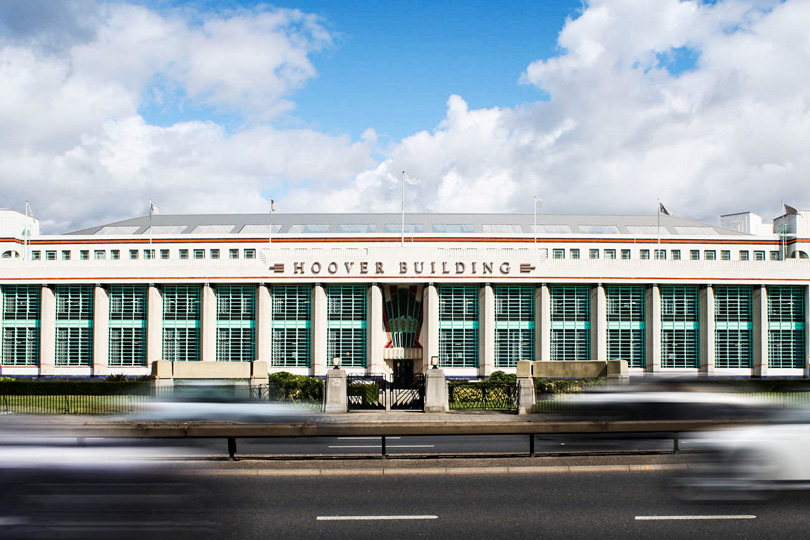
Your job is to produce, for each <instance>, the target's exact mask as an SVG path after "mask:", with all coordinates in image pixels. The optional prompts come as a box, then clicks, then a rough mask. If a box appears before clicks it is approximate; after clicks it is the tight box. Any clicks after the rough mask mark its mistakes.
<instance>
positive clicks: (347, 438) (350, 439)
mask: <svg viewBox="0 0 810 540" xmlns="http://www.w3.org/2000/svg"><path fill="white" fill-rule="evenodd" d="M401 438H402V437H386V439H388V440H393V439H401ZM337 439H338V440H339V441H379V440H380V438H379V437H338V438H337Z"/></svg>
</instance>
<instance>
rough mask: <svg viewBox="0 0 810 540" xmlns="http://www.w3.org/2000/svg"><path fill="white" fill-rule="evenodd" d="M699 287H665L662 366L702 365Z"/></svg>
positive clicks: (662, 309)
mask: <svg viewBox="0 0 810 540" xmlns="http://www.w3.org/2000/svg"><path fill="white" fill-rule="evenodd" d="M698 299H699V292H698V288H697V287H661V367H664V368H696V367H699V366H700V324H699V322H700V321H699V317H700V310H699V309H698Z"/></svg>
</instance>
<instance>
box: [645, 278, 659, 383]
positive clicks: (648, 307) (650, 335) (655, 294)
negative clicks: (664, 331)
mask: <svg viewBox="0 0 810 540" xmlns="http://www.w3.org/2000/svg"><path fill="white" fill-rule="evenodd" d="M645 299H646V304H645V306H644V307H645V309H644V325H645V326H646V329H645V332H644V335H645V337H646V339H647V346H646V351H645V353H646V355H647V362H646V368H645V370H644V371H647V372H650V373H655V372H656V371H659V370H660V369H661V289H660V288H659V287H658V285H656V284H652V285H650V286H649V287H647V291H646V294H645Z"/></svg>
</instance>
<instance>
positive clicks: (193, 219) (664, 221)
mask: <svg viewBox="0 0 810 540" xmlns="http://www.w3.org/2000/svg"><path fill="white" fill-rule="evenodd" d="M150 219H151V227H152V230H151V234H172V235H185V234H206V235H211V234H234V235H238V234H244V235H254V236H255V235H261V234H266V233H267V232H268V231H269V226H270V220H271V217H270V215H269V214H174V215H167V214H159V215H153V216H152V217H151V218H150V217H149V216H140V217H135V218H131V219H125V220H122V221H116V222H113V223H106V224H102V225H97V226H95V227H89V228H86V229H81V230H78V231H71V232H68V233H65V234H70V235H113V236H128V235H142V234H149V233H150ZM401 220H402V215H401V214H396V213H386V214H365V213H341V214H338V213H328V214H309V213H301V214H273V216H272V226H273V234H313V233H320V234H354V235H357V234H390V235H396V234H399V233H400V229H401ZM534 220H535V216H534V214H506V213H502V214H471V213H464V214H458V213H457V214H429V213H412V214H405V224H406V225H405V226H406V234H408V235H414V234H419V235H421V234H446V233H449V234H454V235H459V234H462V235H463V234H495V235H509V234H534ZM658 220H659V216H656V215H596V214H538V215H537V226H538V232H537V234H538V235H541V236H543V235H554V236H557V235H560V234H578V235H592V234H619V235H632V236H639V235H656V234H658V223H659V221H658ZM660 234H661V235H689V236H705V235H722V236H729V235H744V233H740V232H738V231H733V230H731V229H726V228H723V227H720V226H717V225H711V224H708V223H702V222H699V221H694V220H691V219H686V218H680V217H675V216H667V215H661V216H660ZM746 236H747V235H746Z"/></svg>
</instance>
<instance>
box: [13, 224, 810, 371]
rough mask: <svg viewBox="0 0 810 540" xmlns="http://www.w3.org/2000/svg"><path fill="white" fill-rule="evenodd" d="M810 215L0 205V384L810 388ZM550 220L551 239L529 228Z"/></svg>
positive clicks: (542, 228)
mask: <svg viewBox="0 0 810 540" xmlns="http://www.w3.org/2000/svg"><path fill="white" fill-rule="evenodd" d="M808 218H810V211H796V212H795V213H794V212H791V213H789V214H786V215H783V216H780V217H778V218H776V219H775V220H774V221H773V223H772V224H764V223H762V219H761V218H760V217H758V216H756V215H755V214H751V213H741V214H731V215H726V216H722V217H721V220H720V223H721V225H720V226H717V225H710V224H706V223H701V222H696V221H693V220H689V219H684V218H678V217H674V216H669V215H661V216H656V215H648V216H635V215H626V216H625V215H541V216H537V217H535V216H533V215H532V214H409V215H407V216H405V225H404V230H403V226H402V224H401V221H400V219H401V217H400V215H399V214H273V215H272V216H269V215H268V214H261V215H260V214H250V215H153V216H144V217H137V218H133V219H128V220H124V221H120V222H116V223H109V224H104V225H99V226H96V227H92V228H89V229H84V230H80V231H75V232H69V233H65V234H58V235H42V234H40V232H39V223H38V222H37V220H35V219H33V218H31V217H27V216H25V215H23V214H21V213H19V212H16V211H13V210H0V256H1V257H0V294H1V295H2V306H3V310H2V321H0V322H1V324H2V356H1V357H0V375H2V376H15V377H19V376H106V375H108V374H114V373H124V374H127V375H133V376H135V375H145V374H147V373H149V372H150V367H151V364H152V363H153V362H154V361H156V360H160V359H162V360H169V361H173V362H252V361H255V360H263V361H266V362H267V365H268V366H269V369H270V371H289V372H293V373H298V374H306V375H316V376H321V375H324V374H325V372H326V370H327V369H328V368H329V367H330V366H331V365H332V363H333V361H334V360H333V359H334V358H336V357H337V358H340V359H341V366H342V367H344V368H346V369H347V370H348V371H349V372H350V373H351V372H361V373H374V374H378V373H385V374H388V375H389V376H393V377H395V378H397V377H409V376H410V375H412V374H413V373H414V372H419V371H424V370H425V369H427V368H428V367H429V365H430V363H431V359H432V358H434V357H437V359H438V364H439V366H441V367H442V368H444V369H445V372H446V373H447V375H448V376H450V377H454V376H458V377H478V376H486V375H488V374H490V373H492V372H493V371H496V370H502V371H506V372H510V371H511V372H513V371H514V370H515V366H516V363H517V362H518V361H520V360H536V361H550V362H560V361H568V360H612V359H624V360H627V362H628V364H629V367H630V370H629V371H630V375H631V376H633V377H636V376H644V375H649V374H655V373H681V374H705V375H709V376H755V377H756V376H762V377H766V376H771V377H783V376H791V377H795V376H807V367H808V354H807V343H808V328H807V320H808V309H810V299H809V298H808V294H810V259H808V255H807V254H808V253H810V230H808ZM535 223H536V224H535Z"/></svg>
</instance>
